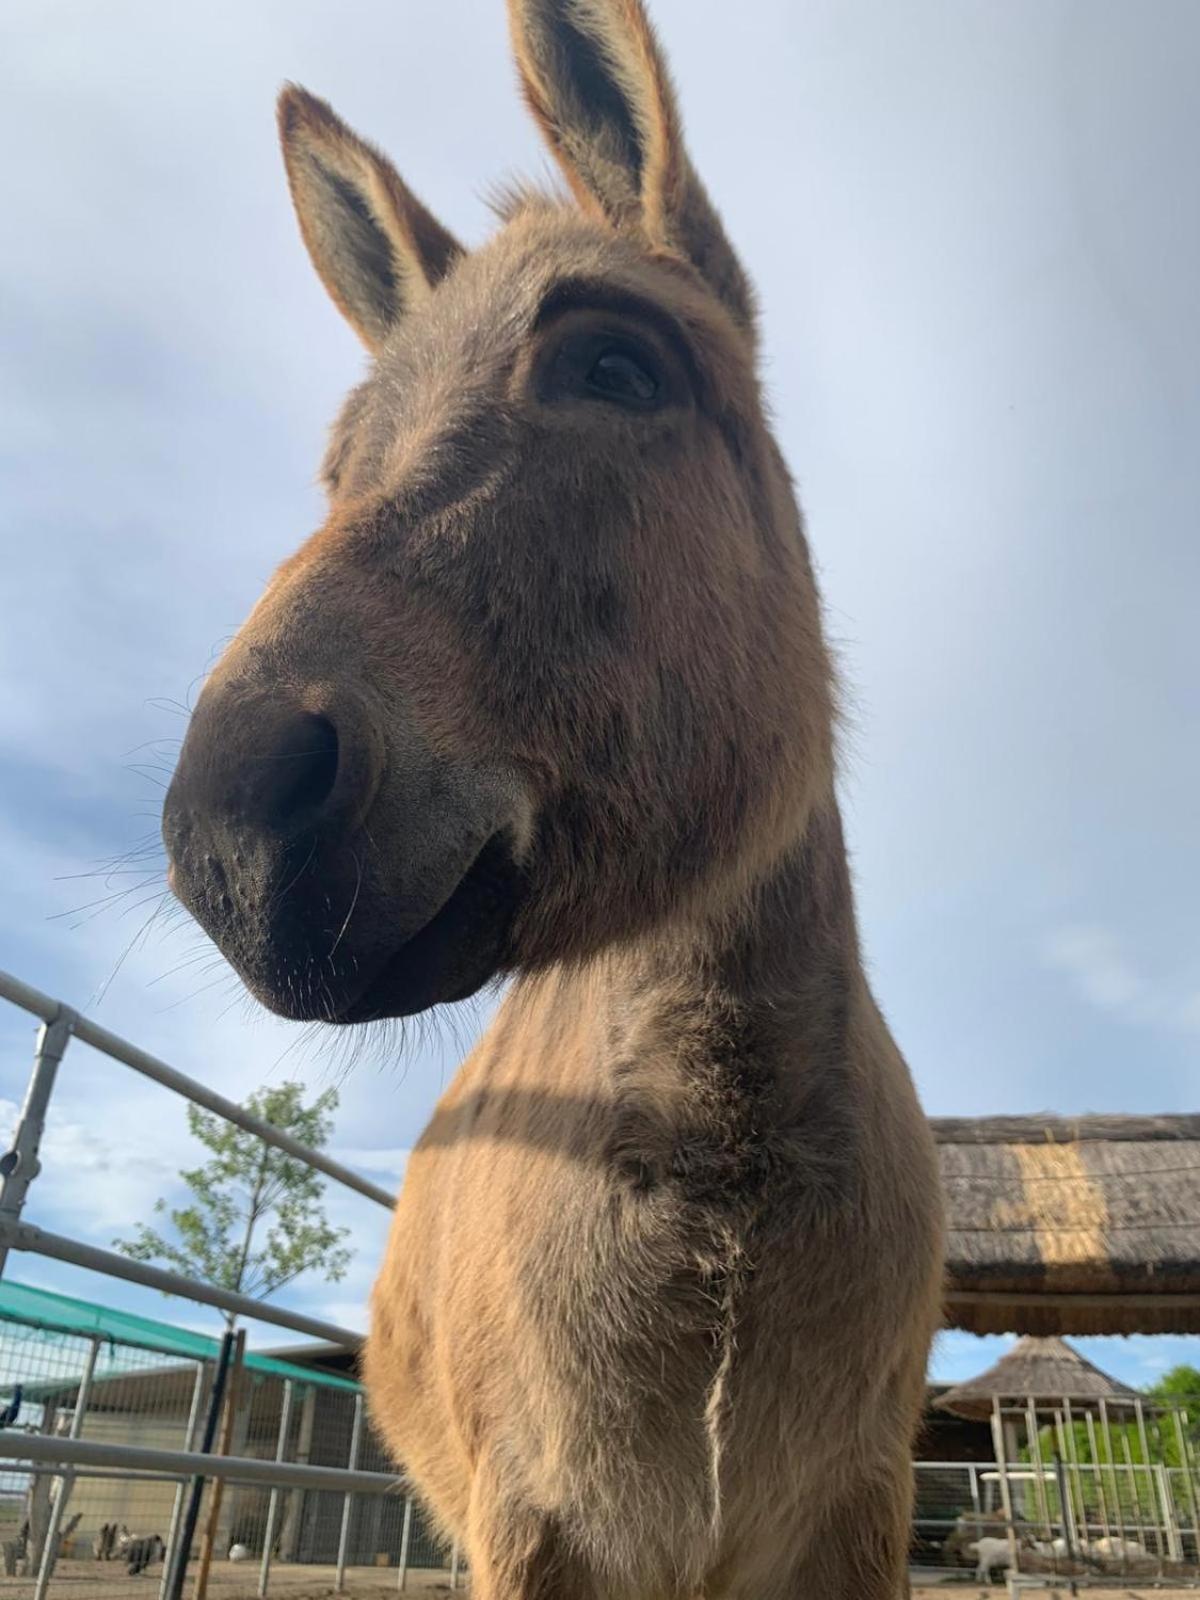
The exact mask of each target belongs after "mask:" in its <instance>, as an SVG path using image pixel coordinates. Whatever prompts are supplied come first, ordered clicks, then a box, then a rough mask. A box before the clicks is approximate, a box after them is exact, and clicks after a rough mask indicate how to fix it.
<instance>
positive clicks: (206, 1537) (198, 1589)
mask: <svg viewBox="0 0 1200 1600" xmlns="http://www.w3.org/2000/svg"><path fill="white" fill-rule="evenodd" d="M231 1336H232V1338H233V1354H232V1355H231V1356H230V1358H229V1371H228V1374H227V1376H226V1381H225V1404H224V1406H223V1407H222V1414H221V1436H220V1438H219V1440H218V1441H217V1454H218V1455H220V1456H227V1455H229V1454H230V1448H229V1447H230V1445H231V1444H232V1443H233V1424H234V1419H235V1417H236V1415H237V1408H238V1398H239V1395H238V1389H239V1385H240V1381H241V1376H242V1357H243V1356H244V1355H245V1353H246V1330H245V1328H238V1329H237V1330H236V1332H235V1331H234V1330H233V1329H230V1330H229V1331H228V1332H227V1333H226V1335H225V1337H226V1339H228V1338H230V1337H231ZM207 1431H208V1424H207V1421H206V1423H205V1432H206V1433H207ZM202 1479H203V1474H200V1475H199V1476H198V1478H197V1482H198V1483H199V1484H200V1488H201V1490H203V1487H204V1485H203V1481H202ZM224 1492H225V1480H224V1478H218V1479H217V1481H216V1482H215V1483H214V1484H213V1486H212V1493H211V1494H210V1495H209V1497H208V1516H207V1517H206V1519H205V1523H204V1532H203V1534H201V1536H200V1559H199V1561H198V1562H197V1563H196V1577H195V1583H194V1587H193V1589H192V1600H207V1595H208V1575H209V1573H210V1572H211V1571H212V1558H213V1548H214V1546H215V1544H216V1539H217V1528H218V1526H219V1524H220V1519H221V1497H222V1495H223V1494H224ZM196 1503H197V1505H198V1504H199V1497H198V1496H197V1497H196ZM190 1545H191V1539H190V1538H189V1539H188V1547H189V1548H190ZM185 1564H186V1557H185ZM175 1600H178V1596H176V1597H175Z"/></svg>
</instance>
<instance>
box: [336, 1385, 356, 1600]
mask: <svg viewBox="0 0 1200 1600" xmlns="http://www.w3.org/2000/svg"><path fill="white" fill-rule="evenodd" d="M362 1419H363V1397H362V1395H361V1394H356V1395H355V1396H354V1425H353V1427H352V1428H351V1429H350V1459H349V1461H348V1462H347V1463H346V1465H347V1466H348V1467H349V1469H350V1471H351V1472H353V1471H354V1470H355V1468H356V1467H357V1466H358V1446H359V1442H360V1440H361V1438H362ZM353 1503H354V1502H353V1499H352V1493H351V1491H350V1490H349V1489H347V1490H346V1494H345V1497H344V1498H343V1500H342V1531H341V1533H340V1534H339V1535H338V1553H337V1577H336V1578H335V1580H334V1585H333V1591H334V1593H335V1594H341V1593H342V1591H343V1589H344V1588H345V1587H346V1552H347V1550H348V1549H349V1546H350V1511H351V1507H352V1506H353Z"/></svg>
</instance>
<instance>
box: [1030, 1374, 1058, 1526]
mask: <svg viewBox="0 0 1200 1600" xmlns="http://www.w3.org/2000/svg"><path fill="white" fill-rule="evenodd" d="M1025 1428H1026V1431H1027V1432H1028V1434H1029V1463H1030V1465H1031V1466H1032V1468H1033V1471H1034V1484H1035V1491H1034V1492H1035V1498H1036V1500H1037V1505H1038V1511H1039V1513H1040V1514H1041V1519H1042V1521H1041V1525H1042V1527H1043V1528H1044V1529H1045V1534H1046V1538H1047V1539H1053V1537H1054V1532H1053V1529H1052V1528H1051V1526H1050V1497H1049V1495H1048V1494H1047V1493H1046V1479H1045V1476H1044V1473H1043V1468H1042V1441H1041V1437H1040V1436H1039V1434H1038V1420H1037V1406H1036V1405H1035V1404H1034V1399H1033V1396H1032V1395H1031V1394H1030V1395H1026V1396H1025Z"/></svg>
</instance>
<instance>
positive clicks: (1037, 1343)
mask: <svg viewBox="0 0 1200 1600" xmlns="http://www.w3.org/2000/svg"><path fill="white" fill-rule="evenodd" d="M1136 1393H1137V1391H1136V1389H1130V1388H1128V1387H1127V1386H1126V1385H1125V1384H1123V1383H1118V1382H1117V1380H1116V1378H1110V1377H1109V1375H1108V1373H1107V1372H1101V1370H1100V1368H1099V1367H1097V1366H1093V1364H1092V1363H1091V1362H1090V1361H1088V1360H1086V1359H1085V1358H1084V1357H1083V1356H1081V1355H1080V1354H1079V1352H1078V1351H1077V1350H1072V1348H1071V1346H1070V1345H1069V1344H1067V1343H1066V1342H1065V1341H1064V1340H1062V1339H1053V1338H1051V1339H1035V1338H1031V1337H1028V1336H1027V1337H1026V1338H1024V1339H1019V1340H1018V1341H1017V1343H1016V1344H1015V1345H1014V1346H1013V1348H1012V1349H1011V1350H1010V1351H1009V1352H1008V1354H1007V1355H1003V1356H1001V1357H1000V1359H999V1361H997V1362H996V1363H995V1365H994V1366H991V1367H989V1368H988V1369H987V1371H986V1372H981V1373H980V1374H979V1376H978V1377H977V1378H968V1380H967V1381H966V1383H957V1384H955V1385H954V1387H953V1388H952V1389H947V1390H946V1392H945V1393H944V1394H941V1395H939V1396H938V1398H937V1400H936V1402H935V1404H936V1405H937V1406H938V1408H939V1409H940V1410H943V1411H953V1412H954V1414H955V1416H957V1417H968V1418H969V1419H970V1420H971V1421H974V1422H985V1421H986V1420H987V1419H988V1418H989V1417H990V1416H991V1415H992V1401H993V1399H994V1397H995V1396H996V1395H999V1396H1000V1398H1001V1399H1002V1400H1006V1401H1012V1400H1026V1399H1029V1398H1031V1397H1032V1399H1034V1400H1035V1401H1039V1402H1058V1401H1061V1400H1064V1399H1065V1400H1070V1401H1072V1402H1077V1403H1078V1404H1079V1405H1080V1406H1081V1407H1084V1408H1086V1407H1088V1406H1094V1405H1095V1404H1096V1402H1097V1401H1099V1400H1125V1399H1132V1398H1133V1397H1134V1395H1135V1394H1136Z"/></svg>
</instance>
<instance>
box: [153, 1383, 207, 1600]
mask: <svg viewBox="0 0 1200 1600" xmlns="http://www.w3.org/2000/svg"><path fill="white" fill-rule="evenodd" d="M207 1373H208V1363H207V1362H205V1361H201V1362H200V1363H199V1365H198V1366H197V1368H196V1381H195V1383H194V1384H193V1385H192V1403H191V1406H190V1408H189V1410H188V1419H187V1427H186V1428H185V1429H184V1430H183V1448H184V1449H185V1450H192V1449H194V1448H195V1445H196V1429H197V1428H198V1427H199V1425H200V1403H201V1401H202V1400H203V1398H204V1380H205V1377H206V1375H207ZM183 1491H184V1483H183V1481H182V1480H181V1481H180V1483H179V1486H178V1488H177V1489H176V1490H175V1502H174V1504H173V1505H172V1507H171V1521H170V1524H169V1526H168V1528H167V1544H166V1548H167V1551H168V1552H170V1551H172V1550H174V1548H175V1535H176V1533H177V1531H178V1529H179V1516H180V1513H181V1512H182V1510H183ZM170 1576H171V1563H170V1561H169V1560H164V1561H163V1570H162V1582H161V1583H160V1584H159V1586H158V1600H167V1580H168V1578H169V1577H170Z"/></svg>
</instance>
